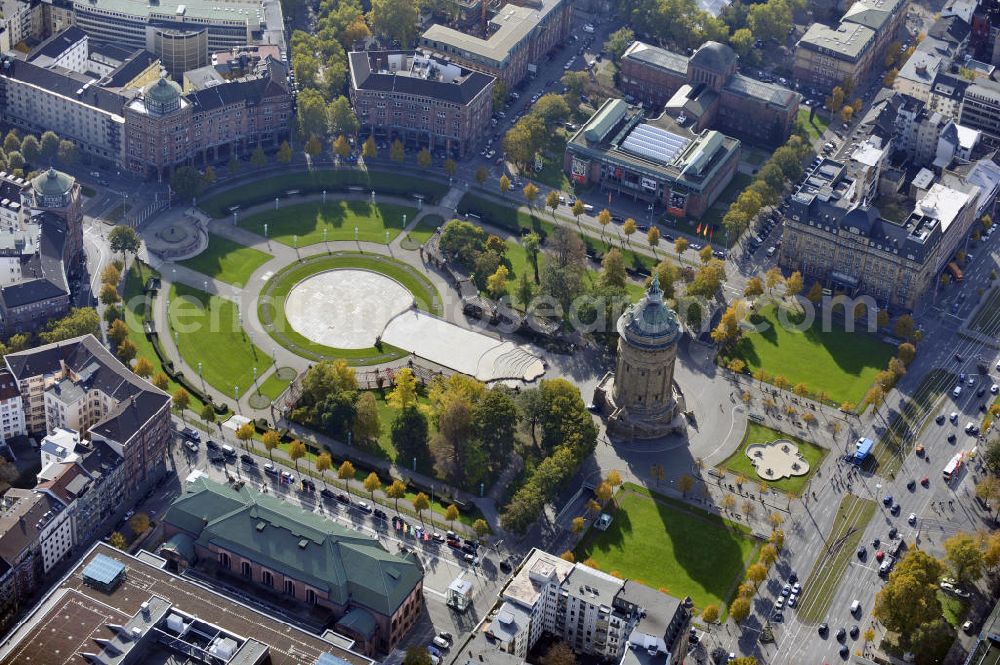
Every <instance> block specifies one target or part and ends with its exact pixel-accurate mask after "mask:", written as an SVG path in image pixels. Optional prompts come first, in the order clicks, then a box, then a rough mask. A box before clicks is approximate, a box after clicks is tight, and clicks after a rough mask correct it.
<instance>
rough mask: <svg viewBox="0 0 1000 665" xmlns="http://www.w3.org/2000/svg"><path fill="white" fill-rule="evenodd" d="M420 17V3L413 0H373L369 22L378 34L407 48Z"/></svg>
mask: <svg viewBox="0 0 1000 665" xmlns="http://www.w3.org/2000/svg"><path fill="white" fill-rule="evenodd" d="M419 17H420V4H419V3H416V2H412V0H372V3H371V11H370V12H369V13H368V22H369V25H371V27H372V29H373V30H374V31H375V32H376V33H377V34H379V35H384V36H386V37H390V38H392V39H395V40H396V41H398V42H399V43H400V45H401V46H402V47H403V48H407V47H409V46H410V42H411V41H412V40H413V37H414V35H415V34H416V29H417V19H418V18H419Z"/></svg>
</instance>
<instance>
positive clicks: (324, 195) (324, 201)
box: [323, 189, 326, 203]
mask: <svg viewBox="0 0 1000 665" xmlns="http://www.w3.org/2000/svg"><path fill="white" fill-rule="evenodd" d="M323 203H326V190H325V189H324V190H323Z"/></svg>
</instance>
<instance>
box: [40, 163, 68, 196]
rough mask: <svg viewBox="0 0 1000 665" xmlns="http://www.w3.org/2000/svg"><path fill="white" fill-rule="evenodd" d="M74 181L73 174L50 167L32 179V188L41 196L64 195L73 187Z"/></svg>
mask: <svg viewBox="0 0 1000 665" xmlns="http://www.w3.org/2000/svg"><path fill="white" fill-rule="evenodd" d="M73 182H74V180H73V176H70V175H67V174H65V173H62V172H61V171H56V170H55V169H54V168H52V167H49V170H48V171H46V172H45V173H40V174H38V175H36V176H35V177H34V178H32V179H31V188H32V189H34V190H35V192H37V193H38V194H40V195H41V196H46V197H55V196H63V195H64V194H66V192H68V191H69V190H70V189H72V187H73Z"/></svg>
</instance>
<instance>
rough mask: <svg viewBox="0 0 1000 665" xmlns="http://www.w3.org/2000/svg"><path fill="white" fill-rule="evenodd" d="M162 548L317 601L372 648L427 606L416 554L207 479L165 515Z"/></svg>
mask: <svg viewBox="0 0 1000 665" xmlns="http://www.w3.org/2000/svg"><path fill="white" fill-rule="evenodd" d="M162 525H163V532H164V536H165V537H166V538H167V541H166V542H165V543H164V545H162V546H161V548H160V551H161V553H162V554H163V555H164V556H166V557H168V558H170V559H171V560H172V561H173V562H174V564H175V565H177V566H178V567H185V566H192V565H198V566H199V567H201V568H203V569H207V570H211V571H213V572H216V573H219V574H221V575H223V576H225V577H228V578H229V579H230V581H231V582H232V583H233V584H236V585H239V586H241V587H244V586H246V585H248V584H251V585H254V586H255V587H258V588H261V589H265V590H267V591H268V592H270V593H273V594H277V595H279V596H283V597H284V598H286V599H287V600H288V601H289V602H294V603H296V604H299V605H303V606H312V607H314V608H316V610H317V611H324V613H325V614H326V615H327V616H328V617H329V619H331V622H332V623H333V625H334V628H335V629H336V630H337V631H338V632H340V633H342V634H344V635H347V636H348V637H350V638H351V639H353V640H354V641H355V643H356V645H357V646H358V648H359V649H360V650H361V651H363V652H364V653H367V654H372V653H376V652H387V651H389V650H391V649H393V648H394V647H395V646H396V645H397V644H399V642H400V640H402V639H403V637H404V636H405V635H406V634H407V633H408V632H409V631H410V629H411V628H413V626H414V625H415V624H416V622H417V620H418V619H419V617H420V615H421V610H422V608H423V604H424V597H423V576H424V573H423V568H422V567H421V565H420V562H419V560H418V559H417V557H416V555H414V554H412V553H407V554H402V555H400V554H391V553H389V552H388V551H386V549H385V548H384V547H383V546H382V544H381V543H380V542H378V541H376V540H372V539H371V538H370V537H369V536H367V535H366V534H361V533H359V532H357V531H354V530H350V529H345V528H344V527H341V526H340V525H338V524H336V523H334V522H331V521H330V520H327V519H326V518H323V517H320V516H317V515H314V514H313V513H310V512H306V511H303V510H301V509H299V508H294V507H291V506H289V505H288V504H287V503H286V502H284V501H282V500H281V499H280V498H276V497H272V496H271V495H269V494H260V493H258V492H256V491H255V490H252V489H250V487H249V486H248V485H242V484H241V485H240V486H234V485H222V484H220V483H216V482H214V481H211V480H209V479H207V478H205V477H200V478H197V479H195V480H193V481H191V482H190V483H188V485H187V487H186V488H185V491H184V494H182V495H181V496H180V497H179V498H178V499H177V500H175V501H174V503H173V504H172V505H171V506H170V508H169V509H168V510H167V512H166V513H165V514H164V516H163V520H162Z"/></svg>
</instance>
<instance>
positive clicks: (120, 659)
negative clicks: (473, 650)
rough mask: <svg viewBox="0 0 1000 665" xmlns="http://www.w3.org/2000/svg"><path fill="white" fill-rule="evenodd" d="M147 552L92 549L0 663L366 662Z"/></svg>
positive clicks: (16, 635) (6, 647)
mask: <svg viewBox="0 0 1000 665" xmlns="http://www.w3.org/2000/svg"><path fill="white" fill-rule="evenodd" d="M166 563H167V562H166V561H165V560H164V559H162V558H160V557H157V556H155V555H153V554H150V553H149V552H145V551H143V552H140V554H138V555H136V556H132V555H129V554H126V553H125V552H122V551H120V550H117V549H115V548H113V547H111V546H110V545H106V544H104V543H97V544H95V545H94V546H93V547H92V548H91V549H90V550H89V551H88V552H87V553H86V554H85V555H84V556H83V557H82V558H81V560H80V561H79V563H77V565H76V566H75V567H74V568H73V569H72V570H70V571H69V572H68V573H67V574H66V575H65V576H64V577H63V578H62V579H61V580H59V582H58V583H57V585H56V586H55V588H53V589H52V590H51V591H50V592H49V593H48V594H47V595H46V596H45V597H43V598H42V599H41V600H40V601H39V602H38V604H37V605H35V606H34V607H33V608H32V609H31V612H30V613H29V614H28V615H27V617H26V618H25V619H24V620H23V621H22V622H21V623H20V624H18V626H17V627H16V628H15V629H14V631H13V632H12V633H10V634H9V635H8V636H7V637H6V638H5V639H4V641H3V642H2V643H0V665H16V664H18V663H47V662H50V661H51V658H52V656H53V654H59V658H60V660H61V661H64V662H80V663H108V664H110V663H188V662H196V663H213V664H218V665H222V664H224V663H225V664H230V665H236V664H239V665H264V664H269V665H374V661H373V660H371V659H370V658H366V657H365V656H362V655H361V654H359V653H357V651H355V650H353V649H352V644H351V642H350V640H346V639H343V638H340V637H339V636H337V635H335V634H332V633H331V632H330V631H327V632H326V633H324V634H323V635H317V634H314V633H310V632H306V631H305V630H303V629H301V628H299V627H298V626H295V625H292V624H291V623H288V622H286V621H284V620H282V619H281V618H280V617H279V616H275V614H274V613H273V612H267V611H264V610H261V609H257V608H255V607H251V606H248V605H246V604H244V603H241V602H239V601H237V600H234V599H233V598H230V597H228V596H226V595H224V594H223V593H220V592H219V591H218V590H217V589H216V588H214V587H208V586H205V585H202V584H199V583H198V582H196V581H195V580H193V579H191V578H189V577H181V576H179V575H176V574H173V573H170V572H168V571H167V570H165V565H166Z"/></svg>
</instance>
